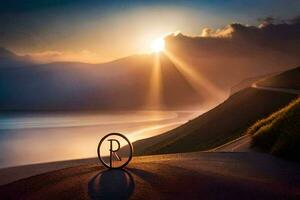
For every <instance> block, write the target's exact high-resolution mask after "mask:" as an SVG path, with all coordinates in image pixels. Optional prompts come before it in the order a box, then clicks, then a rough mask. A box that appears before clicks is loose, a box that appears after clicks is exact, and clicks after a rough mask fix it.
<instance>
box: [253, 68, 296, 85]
mask: <svg viewBox="0 0 300 200" xmlns="http://www.w3.org/2000/svg"><path fill="white" fill-rule="evenodd" d="M258 85H261V86H265V87H279V88H289V89H300V67H297V68H295V69H292V70H288V71H285V72H283V73H281V74H279V75H275V76H273V77H271V78H268V79H266V80H262V81H260V82H258Z"/></svg>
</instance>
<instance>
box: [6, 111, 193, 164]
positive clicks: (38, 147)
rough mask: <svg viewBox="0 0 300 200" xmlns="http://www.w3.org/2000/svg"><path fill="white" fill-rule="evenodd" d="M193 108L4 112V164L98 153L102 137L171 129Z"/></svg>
mask: <svg viewBox="0 0 300 200" xmlns="http://www.w3.org/2000/svg"><path fill="white" fill-rule="evenodd" d="M198 114H199V112H191V111H177V112H175V111H138V112H109V113H108V112H107V113H31V114H28V113H27V114H15V113H6V114H3V113H2V114H1V115H0V152H1V154H0V168H2V167H7V166H14V165H23V164H30V163H39V162H50V161H57V160H67V159H78V158H87V157H95V156H96V155H97V154H96V148H97V145H98V142H99V140H100V139H101V137H103V136H104V135H106V134H107V133H109V132H121V133H124V134H125V135H126V136H127V137H128V138H129V139H130V140H131V141H135V140H138V139H142V138H146V137H150V136H153V135H156V134H160V133H162V132H164V131H167V130H170V129H172V128H175V127H177V126H179V125H180V124H182V123H184V122H186V121H188V120H189V119H191V118H193V117H195V116H196V115H198Z"/></svg>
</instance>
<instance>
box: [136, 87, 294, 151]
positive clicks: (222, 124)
mask: <svg viewBox="0 0 300 200" xmlns="http://www.w3.org/2000/svg"><path fill="white" fill-rule="evenodd" d="M295 97H296V95H293V94H283V93H280V92H271V91H262V90H258V89H254V88H247V89H244V90H242V91H240V92H238V93H236V94H234V95H233V96H231V97H230V98H229V99H228V100H226V101H225V102H224V103H222V104H220V105H219V106H217V107H215V108H214V109H212V110H210V111H209V112H207V113H205V114H203V115H201V116H199V117H197V118H196V119H194V120H191V121H189V122H188V123H186V124H184V125H182V126H180V127H178V128H176V129H174V130H171V131H169V132H167V133H164V134H162V135H159V136H155V137H152V138H148V139H144V140H140V141H137V142H135V143H134V147H135V154H137V155H147V154H162V153H176V152H191V151H199V150H208V149H210V148H213V147H216V146H219V145H221V144H223V143H225V142H228V141H230V140H232V139H234V138H237V137H239V136H241V135H242V134H243V133H244V132H246V130H247V128H248V127H249V126H250V125H251V124H253V123H254V122H256V121H257V119H261V118H264V117H267V116H268V115H270V114H271V113H273V112H275V111H276V110H278V109H280V108H282V107H284V106H285V105H286V104H288V103H289V102H290V101H291V100H292V99H294V98H295Z"/></svg>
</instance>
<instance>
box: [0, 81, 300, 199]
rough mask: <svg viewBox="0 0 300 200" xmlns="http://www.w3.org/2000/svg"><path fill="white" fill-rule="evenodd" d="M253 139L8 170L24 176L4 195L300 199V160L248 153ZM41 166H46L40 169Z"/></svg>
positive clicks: (6, 187) (0, 194)
mask: <svg viewBox="0 0 300 200" xmlns="http://www.w3.org/2000/svg"><path fill="white" fill-rule="evenodd" d="M252 87H253V88H256V89H262V90H270V91H278V92H288V93H293V94H300V91H296V90H290V89H282V88H267V87H261V86H257V85H256V84H254V85H252ZM250 140H251V138H250V137H249V136H243V137H241V138H238V139H236V140H234V141H231V142H229V143H227V144H224V145H222V146H220V147H218V148H215V149H213V150H212V151H213V152H196V153H180V154H169V155H156V156H143V157H134V158H133V160H132V162H131V163H129V165H128V166H127V167H126V168H125V169H123V170H107V169H105V168H104V167H102V166H100V165H99V164H98V163H97V160H96V159H85V160H77V161H64V162H60V163H58V162H56V163H48V164H37V165H31V166H28V167H27V168H26V166H24V167H15V168H10V169H6V170H7V171H4V172H3V170H2V176H3V175H4V174H8V173H9V174H14V173H19V178H23V179H21V180H17V179H12V178H10V179H9V178H8V179H7V180H8V182H11V181H13V180H16V181H15V182H11V183H9V184H6V185H2V186H0V197H1V199H72V200H76V199H129V198H130V199H204V200H205V199H251V200H253V199H264V200H267V199H272V200H274V199H300V164H298V163H294V162H290V161H285V160H282V159H279V158H276V157H273V156H270V155H267V154H260V153H255V152H248V151H249V144H250ZM219 151H221V152H219ZM62 166H63V167H62ZM47 167H48V172H47ZM41 169H44V171H39V170H41ZM53 170H54V171H53ZM37 171H39V173H37ZM49 171H50V172H49ZM46 172H47V173H46ZM40 173H42V174H40ZM36 174H40V175H36ZM32 175H35V176H32ZM0 176H1V170H0ZM28 176H31V177H28ZM25 177H28V178H25ZM24 178H25V179H24Z"/></svg>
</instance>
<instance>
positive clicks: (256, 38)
mask: <svg viewBox="0 0 300 200" xmlns="http://www.w3.org/2000/svg"><path fill="white" fill-rule="evenodd" d="M275 22H278V20H275V19H274V18H272V17H268V18H265V19H264V20H262V21H261V24H260V25H258V26H247V25H244V24H240V23H233V24H230V25H227V26H226V27H224V28H222V29H218V30H212V29H209V28H205V29H203V31H202V34H201V36H197V37H191V36H186V35H183V34H177V35H170V36H168V37H166V41H167V43H169V46H170V47H171V46H173V47H174V46H176V45H172V44H174V43H178V45H180V44H184V43H185V44H188V45H189V46H193V47H195V48H198V50H199V51H201V50H213V51H214V52H215V53H218V49H223V50H224V49H226V51H225V53H230V52H232V51H235V52H240V53H245V52H246V51H249V50H253V49H257V48H259V49H265V50H272V51H282V52H284V53H286V54H299V53H298V52H300V17H299V16H298V17H295V18H293V19H292V20H288V21H283V22H280V23H275ZM168 41H169V42H168ZM241 47H243V48H241ZM171 48H172V47H171ZM237 50H238V51H237ZM222 52H224V51H222ZM253 52H254V53H257V52H255V51H253Z"/></svg>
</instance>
